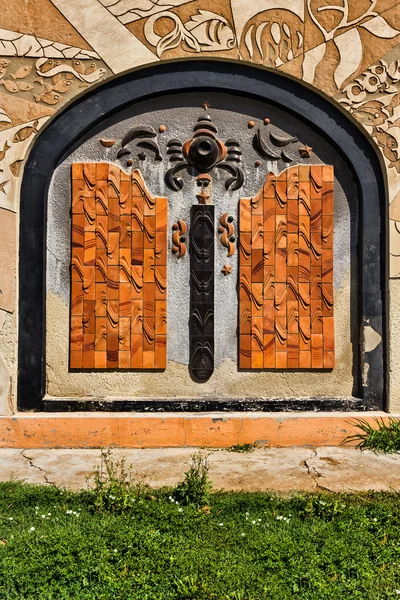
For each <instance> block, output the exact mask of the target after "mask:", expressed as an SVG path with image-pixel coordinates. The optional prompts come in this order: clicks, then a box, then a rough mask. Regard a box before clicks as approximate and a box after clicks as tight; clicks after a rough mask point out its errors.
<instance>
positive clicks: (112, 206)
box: [108, 198, 120, 233]
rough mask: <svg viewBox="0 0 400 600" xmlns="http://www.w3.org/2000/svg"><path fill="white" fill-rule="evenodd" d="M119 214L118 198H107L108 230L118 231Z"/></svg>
mask: <svg viewBox="0 0 400 600" xmlns="http://www.w3.org/2000/svg"><path fill="white" fill-rule="evenodd" d="M119 225H120V214H119V202H118V198H109V199H108V231H109V232H111V231H112V232H117V233H119Z"/></svg>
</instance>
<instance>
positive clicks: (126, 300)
mask: <svg viewBox="0 0 400 600" xmlns="http://www.w3.org/2000/svg"><path fill="white" fill-rule="evenodd" d="M131 289H132V285H131V283H130V282H126V283H120V284H119V316H120V317H130V316H131Z"/></svg>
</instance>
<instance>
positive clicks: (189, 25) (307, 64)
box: [0, 0, 400, 414]
mask: <svg viewBox="0 0 400 600" xmlns="http://www.w3.org/2000/svg"><path fill="white" fill-rule="evenodd" d="M5 4H6V6H5V7H3V8H2V11H1V14H0V169H1V170H0V232H1V233H0V235H1V237H0V290H1V292H0V414H8V413H9V412H12V411H13V410H14V408H13V406H14V405H13V398H14V396H15V384H16V379H15V376H16V370H17V364H16V355H17V338H16V335H17V325H16V322H17V314H16V302H17V299H16V265H17V243H16V240H17V236H18V204H19V186H20V181H21V174H22V170H23V163H24V160H25V158H26V156H27V153H28V150H29V148H30V146H31V145H32V142H33V140H34V136H35V135H36V134H37V132H38V130H39V129H40V127H41V126H42V125H43V124H44V123H45V122H46V121H47V120H48V119H49V118H50V117H51V116H52V115H54V114H55V113H56V112H57V111H59V110H62V107H63V106H64V105H65V104H66V103H68V102H69V101H70V100H71V99H72V98H73V97H74V96H76V95H77V94H81V93H83V92H84V91H85V89H86V88H88V87H89V86H91V85H95V84H97V83H99V82H102V81H104V80H105V79H107V78H108V77H111V76H113V75H116V74H120V73H123V72H124V71H127V70H129V69H132V68H135V67H138V66H140V65H145V64H150V63H157V62H158V61H160V60H172V59H175V58H182V57H184V58H185V57H187V58H191V59H192V58H202V57H219V58H224V59H228V60H237V61H240V60H243V61H247V62H252V63H254V64H257V65H259V66H260V67H263V68H264V67H266V68H269V69H274V70H277V71H279V72H281V73H282V75H285V74H287V75H289V76H291V77H294V78H296V79H299V80H301V81H303V82H304V83H305V84H306V85H308V86H310V87H312V88H315V89H316V90H318V91H321V92H322V93H324V94H326V95H327V96H328V97H330V98H332V101H333V102H336V103H339V105H340V106H341V107H342V108H343V109H344V110H347V111H348V112H349V113H350V114H351V118H353V119H356V120H357V121H358V122H359V123H360V126H361V127H363V128H364V129H365V130H366V131H367V132H368V135H370V136H371V137H372V139H373V140H374V143H375V144H376V147H377V148H378V149H379V151H380V152H381V155H382V163H383V164H384V168H385V174H386V177H387V184H388V202H389V204H390V208H389V219H390V221H389V231H390V278H391V280H390V283H389V290H390V297H389V302H388V303H387V304H388V305H389V306H390V314H389V319H390V321H389V330H390V349H389V369H388V371H389V379H390V381H389V383H390V408H391V410H392V411H396V410H399V409H400V385H398V383H399V380H400V363H399V362H398V359H397V357H398V354H399V353H398V349H397V351H396V342H397V341H398V337H399V336H400V313H399V310H398V306H399V305H400V304H399V301H398V300H400V287H399V285H398V283H399V279H398V278H400V233H399V232H400V150H399V142H400V70H399V62H398V61H399V59H400V50H399V48H400V7H399V5H400V2H399V1H398V0H344V2H343V1H342V0H341V1H340V2H339V1H338V2H337V6H338V9H337V10H334V9H333V8H332V2H331V1H328V0H292V1H291V2H287V1H286V0H258V1H257V2H246V1H243V0H213V1H212V2H211V0H190V1H187V0H171V1H170V3H169V4H167V2H165V3H163V4H164V5H163V6H162V7H159V6H158V5H157V4H156V3H155V2H153V1H152V0H146V1H144V0H130V2H126V0H120V1H119V2H113V3H112V6H109V8H107V5H109V4H111V3H110V2H109V0H26V1H25V2H24V3H21V2H20V0H7V3H5ZM286 7H290V9H289V8H286ZM328 7H329V8H328ZM324 8H326V10H322V9H324ZM166 13H168V14H166ZM210 24H211V27H210ZM214 26H215V28H214ZM172 30H173V31H174V34H173V35H169V34H170V32H171V31H172ZM210 31H214V32H216V35H215V36H213V37H212V38H211V37H209V34H208V33H207V32H210ZM397 346H398V344H397Z"/></svg>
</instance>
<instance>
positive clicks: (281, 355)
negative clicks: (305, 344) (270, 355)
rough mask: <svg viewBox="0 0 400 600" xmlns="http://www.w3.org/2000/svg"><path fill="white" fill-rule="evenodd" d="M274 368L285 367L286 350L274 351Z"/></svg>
mask: <svg viewBox="0 0 400 600" xmlns="http://www.w3.org/2000/svg"><path fill="white" fill-rule="evenodd" d="M275 368H276V369H287V351H284V352H276V354H275Z"/></svg>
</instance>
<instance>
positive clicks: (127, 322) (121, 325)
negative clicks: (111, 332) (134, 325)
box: [118, 317, 131, 352]
mask: <svg viewBox="0 0 400 600" xmlns="http://www.w3.org/2000/svg"><path fill="white" fill-rule="evenodd" d="M118 340H119V346H118V349H119V352H121V350H122V351H128V352H129V351H130V349H131V319H130V317H120V319H119V322H118Z"/></svg>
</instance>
